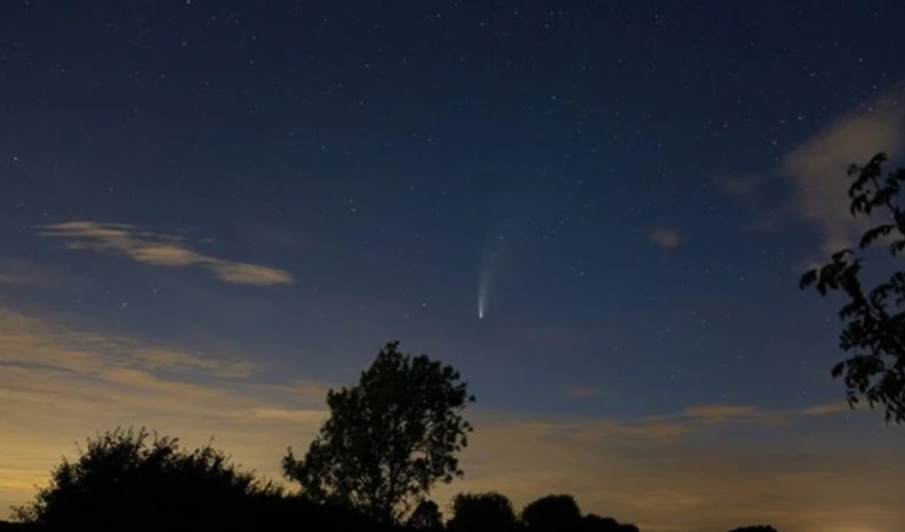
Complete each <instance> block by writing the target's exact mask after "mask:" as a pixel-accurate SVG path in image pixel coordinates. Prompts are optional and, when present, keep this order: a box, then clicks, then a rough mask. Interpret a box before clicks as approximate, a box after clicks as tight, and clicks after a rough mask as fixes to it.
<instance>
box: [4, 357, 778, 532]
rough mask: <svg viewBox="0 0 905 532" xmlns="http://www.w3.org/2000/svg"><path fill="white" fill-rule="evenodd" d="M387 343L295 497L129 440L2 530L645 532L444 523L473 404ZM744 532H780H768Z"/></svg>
mask: <svg viewBox="0 0 905 532" xmlns="http://www.w3.org/2000/svg"><path fill="white" fill-rule="evenodd" d="M398 345H399V343H398V342H388V343H387V344H386V345H385V346H384V348H383V349H382V350H381V351H380V353H378V355H377V359H376V360H375V361H374V363H373V364H372V365H371V367H370V368H368V369H367V370H366V371H364V372H362V374H361V378H360V381H359V384H358V385H356V386H352V387H343V388H341V389H340V390H332V389H331V390H330V391H329V392H328V393H327V405H328V407H329V408H330V416H329V417H328V419H327V421H326V422H325V423H324V424H323V426H322V427H321V430H320V433H319V434H318V436H317V437H316V438H315V439H314V440H313V441H312V442H311V443H310V445H309V448H308V451H307V453H306V454H305V455H304V457H302V458H297V457H296V456H295V455H294V454H293V452H292V449H291V448H290V449H289V451H288V453H287V455H286V456H285V457H284V458H283V460H282V462H281V465H282V469H283V474H284V476H285V477H286V478H287V479H289V480H292V481H295V482H298V483H299V484H300V485H301V489H300V490H297V491H289V490H287V489H286V488H285V487H284V486H282V485H280V484H277V483H275V482H273V481H270V480H266V481H265V480H262V479H260V478H258V477H256V476H255V474H254V472H250V471H244V470H242V469H241V468H240V467H239V466H237V465H235V464H234V463H233V462H232V461H231V459H230V458H229V456H227V455H226V454H224V453H223V452H222V451H220V450H218V449H216V448H214V447H212V446H211V445H210V444H208V445H206V446H203V447H200V448H197V449H194V450H185V449H183V448H182V447H181V446H180V444H179V441H178V439H176V438H171V437H168V436H158V435H157V434H152V433H150V432H149V431H147V430H145V429H143V428H142V429H139V430H134V429H132V428H128V429H124V428H117V429H115V430H113V431H108V432H106V433H104V434H102V435H97V436H96V437H95V438H89V440H88V444H87V447H86V448H85V449H84V450H83V451H82V452H81V453H80V455H79V456H78V458H77V459H75V460H74V461H70V460H67V459H64V460H63V461H62V462H61V463H60V464H59V465H58V466H56V467H55V468H54V469H53V470H52V471H51V475H50V482H49V483H48V485H47V486H45V487H43V488H40V489H39V490H38V491H37V493H36V494H35V497H34V499H33V500H32V501H31V502H29V503H27V504H25V505H23V506H20V507H14V508H13V522H10V523H0V532H2V531H3V530H23V531H24V530H35V531H42V532H57V531H70V530H72V531H83V530H84V531H95V532H107V531H111V532H112V531H117V532H120V531H136V532H144V531H148V532H150V531H155V532H156V531H161V530H220V531H223V530H236V531H238V530H242V531H248V530H256V531H257V530H260V531H267V530H284V529H286V528H287V527H291V528H300V529H302V530H307V531H313V532H316V531H322V530H323V531H350V532H351V531H356V532H382V531H385V532H394V531H421V532H441V531H442V532H447V531H448V532H639V530H638V527H637V526H635V525H633V524H626V523H620V522H619V521H618V520H616V519H614V518H612V517H602V516H598V515H595V514H583V513H582V511H581V509H580V508H579V505H578V503H577V502H576V501H575V499H574V497H572V496H571V495H564V494H552V495H548V496H545V497H541V498H539V499H537V500H535V501H533V502H531V503H530V504H528V505H526V506H525V507H524V508H523V509H522V510H521V511H520V512H516V510H515V509H514V508H513V505H512V502H511V501H510V500H509V499H508V498H507V497H506V496H505V495H503V494H500V493H496V492H487V493H460V494H459V495H457V496H455V497H454V498H453V500H452V502H451V503H450V505H449V508H448V511H447V512H446V516H445V517H444V515H443V512H441V511H440V508H439V506H438V505H437V504H436V503H435V502H434V501H432V500H430V498H429V494H430V489H431V487H432V486H433V485H434V484H436V483H437V482H442V483H449V482H452V481H453V480H454V479H455V478H457V477H460V476H462V475H463V472H462V470H461V469H460V468H459V462H458V459H457V454H458V452H459V451H461V450H462V449H464V448H465V447H466V446H467V444H468V438H467V436H468V434H469V433H470V432H471V431H472V427H471V425H470V424H469V423H468V422H467V421H466V420H465V419H464V417H463V415H462V412H463V410H464V409H465V407H466V405H468V404H469V403H471V402H473V401H474V397H473V396H471V395H470V394H469V393H468V391H467V385H466V383H464V382H462V381H461V380H460V377H459V373H458V372H457V371H455V370H454V369H453V368H452V367H450V366H446V365H443V364H441V363H440V362H438V361H435V360H431V359H430V358H428V357H427V356H426V355H423V354H422V355H418V356H410V355H406V354H403V353H401V352H399V351H398V350H397V347H398ZM734 532H775V531H774V530H773V529H772V528H769V527H760V528H758V527H754V528H747V529H737V530H735V531H734Z"/></svg>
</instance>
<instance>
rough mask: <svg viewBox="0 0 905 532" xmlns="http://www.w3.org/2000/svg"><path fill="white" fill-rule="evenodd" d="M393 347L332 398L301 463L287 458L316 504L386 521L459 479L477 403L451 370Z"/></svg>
mask: <svg viewBox="0 0 905 532" xmlns="http://www.w3.org/2000/svg"><path fill="white" fill-rule="evenodd" d="M398 347H399V342H388V343H387V344H386V346H385V347H384V348H383V349H382V350H381V351H380V353H379V354H378V355H377V359H376V360H375V361H374V363H373V364H372V365H371V367H370V368H368V370H367V371H364V372H362V374H361V380H360V382H359V384H358V385H357V386H353V387H351V388H345V387H343V388H342V389H341V390H339V391H334V390H330V391H329V392H328V393H327V405H328V406H329V407H330V418H329V419H328V420H327V422H326V423H325V424H324V425H323V427H321V430H320V434H319V435H318V436H317V438H315V440H314V441H313V442H311V445H310V447H309V448H308V453H307V454H306V455H305V457H304V459H302V460H298V459H296V458H295V456H293V454H292V449H291V448H290V449H289V453H288V455H287V456H286V457H285V458H284V459H283V472H284V474H285V475H286V477H288V478H289V479H291V480H295V481H297V482H299V484H301V485H302V488H303V490H304V492H305V493H306V495H308V496H309V497H311V498H312V499H314V500H317V501H336V502H338V503H341V504H347V505H350V506H352V507H354V508H357V509H359V510H361V511H362V512H364V513H365V514H367V515H369V516H370V517H372V518H374V519H376V520H379V521H381V522H387V523H393V522H396V521H398V520H399V519H400V518H401V517H402V516H404V515H406V514H408V513H409V512H410V511H411V510H412V506H413V505H414V504H415V503H417V502H418V501H420V500H421V499H422V498H423V497H424V495H425V494H426V493H427V492H428V491H429V490H430V488H431V487H432V486H433V485H434V484H435V483H436V482H438V481H442V482H451V481H452V480H453V479H454V478H455V477H458V476H461V475H462V471H461V470H460V469H459V461H458V458H457V457H456V454H457V453H458V452H459V451H461V450H462V449H464V448H465V447H466V446H467V445H468V438H467V434H468V433H469V432H471V430H472V429H471V425H470V424H469V423H468V422H467V421H465V420H464V419H463V418H462V415H461V412H462V410H463V409H464V408H465V407H466V405H467V404H468V403H469V402H471V401H474V397H472V396H470V395H469V394H468V391H467V389H466V384H465V383H464V382H461V381H460V380H459V379H460V377H459V373H458V372H457V371H456V370H455V369H453V368H452V367H451V366H444V365H442V364H441V363H440V362H437V361H434V360H431V359H430V358H428V357H427V356H426V355H419V356H416V357H412V356H410V355H406V354H403V353H401V352H399V351H398V350H397V348H398Z"/></svg>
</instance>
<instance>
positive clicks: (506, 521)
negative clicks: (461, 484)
mask: <svg viewBox="0 0 905 532" xmlns="http://www.w3.org/2000/svg"><path fill="white" fill-rule="evenodd" d="M517 526H518V521H517V520H516V518H515V510H513V509H512V502H510V501H509V498H507V497H506V496H505V495H503V494H501V493H497V492H488V493H460V494H458V495H456V496H455V497H454V498H453V501H452V518H451V519H450V520H449V522H448V523H447V524H446V528H447V530H449V531H450V532H510V531H512V530H515V529H516V528H517Z"/></svg>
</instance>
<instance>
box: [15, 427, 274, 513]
mask: <svg viewBox="0 0 905 532" xmlns="http://www.w3.org/2000/svg"><path fill="white" fill-rule="evenodd" d="M279 496H280V490H279V489H278V488H276V487H275V486H274V485H272V484H270V483H267V484H260V483H258V482H257V481H256V480H255V479H254V477H253V475H252V474H251V473H245V472H241V471H239V470H237V469H236V468H235V466H233V465H232V464H231V463H230V462H229V460H228V458H227V457H226V456H225V455H223V453H221V452H220V451H218V450H216V449H214V448H212V447H210V446H206V447H202V448H200V449H197V450H195V451H192V452H186V451H182V450H181V449H180V448H179V443H178V440H176V439H174V438H167V437H163V438H158V437H157V436H154V438H153V439H151V437H150V434H149V433H148V431H146V430H145V429H141V430H139V431H134V430H132V429H128V430H123V429H121V428H117V429H116V430H114V431H112V432H107V433H105V434H104V435H101V436H98V437H97V438H95V439H89V441H88V447H87V450H85V451H84V452H83V453H82V454H81V456H80V457H79V458H78V459H77V460H76V461H74V462H70V461H68V460H63V462H62V463H61V464H60V465H59V466H58V467H56V468H55V469H54V470H53V471H52V473H51V481H50V484H49V486H47V487H45V488H43V489H40V490H39V491H38V493H37V495H36V497H35V500H34V501H32V502H31V503H29V504H27V505H25V506H22V507H18V508H14V518H15V519H16V520H17V521H20V522H24V523H30V524H34V525H41V526H42V527H46V528H50V529H55V530H59V529H65V530H90V529H95V530H109V529H122V530H151V529H155V528H157V527H159V526H163V525H165V524H166V525H172V523H175V522H179V523H182V524H184V525H196V524H197V525H201V524H202V523H203V524H204V525H205V526H212V525H217V524H218V523H228V522H231V521H234V520H235V519H236V518H237V517H239V516H240V515H239V514H240V513H242V512H245V513H246V514H248V513H251V508H250V505H252V504H255V503H256V502H257V501H260V500H264V499H267V498H279Z"/></svg>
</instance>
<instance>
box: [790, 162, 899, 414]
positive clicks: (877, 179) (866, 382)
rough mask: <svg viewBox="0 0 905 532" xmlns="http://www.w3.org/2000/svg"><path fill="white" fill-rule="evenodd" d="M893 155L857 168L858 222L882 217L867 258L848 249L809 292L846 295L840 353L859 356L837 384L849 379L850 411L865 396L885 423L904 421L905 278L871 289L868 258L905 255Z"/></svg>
mask: <svg viewBox="0 0 905 532" xmlns="http://www.w3.org/2000/svg"><path fill="white" fill-rule="evenodd" d="M884 162H886V155H885V154H883V153H880V154H877V155H876V156H874V157H873V159H871V160H870V162H869V163H868V164H867V165H866V166H863V167H859V166H856V165H852V166H851V168H849V172H848V173H849V175H850V176H852V175H855V176H856V177H855V180H854V182H853V183H852V184H851V186H850V187H849V190H848V196H849V198H851V206H850V209H849V210H850V212H851V214H852V216H853V217H856V218H857V217H858V216H864V217H867V218H871V217H874V216H878V217H880V218H881V220H880V223H879V225H876V226H874V227H872V228H870V229H868V230H867V231H866V232H865V233H864V234H863V236H862V237H861V241H860V243H859V246H858V247H859V249H860V252H859V253H856V252H855V251H853V250H851V249H842V250H839V251H837V252H836V253H834V254H833V255H832V257H831V259H830V261H829V262H827V263H826V264H824V265H823V266H820V267H818V268H814V269H812V270H809V271H808V272H806V273H805V274H804V275H803V276H802V278H801V282H800V286H801V287H802V288H805V287H811V286H813V287H814V288H815V289H816V290H817V291H818V292H819V293H820V294H821V295H826V294H827V292H830V291H833V292H836V291H841V292H843V293H844V294H845V296H846V297H847V299H848V302H847V303H846V304H845V305H844V306H843V307H842V309H841V310H840V311H839V317H840V318H841V319H842V321H843V323H844V326H843V329H842V332H841V334H840V335H839V346H840V347H841V348H842V349H843V350H844V351H846V352H852V353H853V356H851V357H850V358H848V359H846V360H843V361H842V362H839V363H838V364H836V365H835V366H834V367H833V370H832V375H833V377H837V378H838V377H840V376H843V375H844V378H845V384H846V387H847V397H848V402H849V404H850V405H851V406H852V407H854V406H855V404H856V403H858V401H859V398H860V397H864V398H866V399H867V402H868V404H869V405H870V406H871V408H873V407H874V406H875V405H878V404H879V405H883V406H884V407H885V409H886V421H887V422H890V421H893V422H895V423H902V422H905V308H903V307H905V272H903V271H901V270H898V271H895V272H894V273H893V274H892V275H890V276H889V279H888V280H887V281H885V282H881V283H879V284H877V285H876V286H875V287H874V288H872V289H869V290H866V289H865V288H864V287H863V286H862V278H863V274H862V264H863V262H864V260H865V257H866V255H867V254H866V251H867V250H868V248H870V247H871V246H874V245H875V244H878V243H881V242H882V244H883V245H884V246H886V247H887V248H888V249H889V252H890V253H891V255H892V256H893V257H896V256H897V255H899V254H901V253H902V251H903V250H905V211H903V210H902V208H901V207H900V205H899V192H900V188H901V183H902V182H903V181H905V169H901V168H900V169H899V170H897V171H895V172H892V173H890V174H888V175H887V176H886V177H885V178H882V173H883V163H884Z"/></svg>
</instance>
